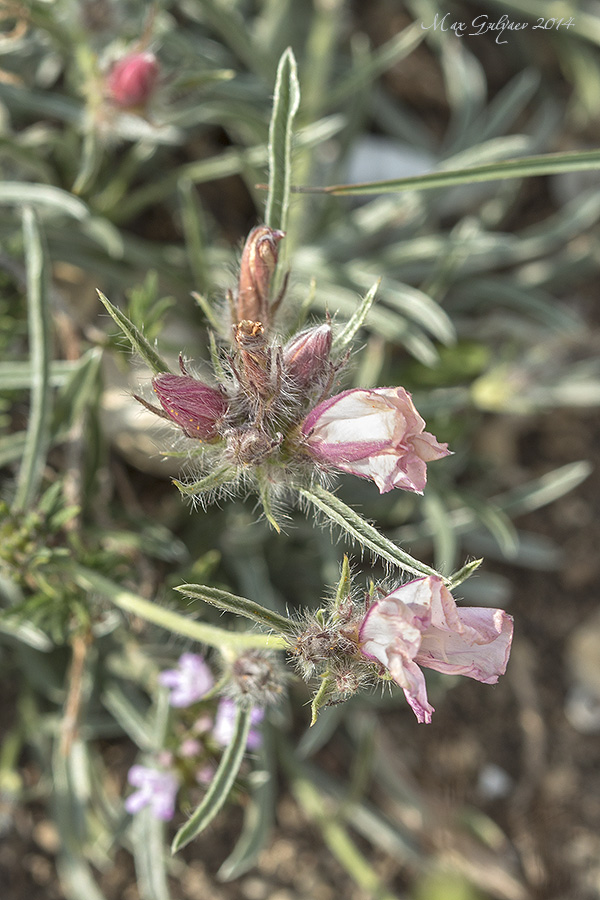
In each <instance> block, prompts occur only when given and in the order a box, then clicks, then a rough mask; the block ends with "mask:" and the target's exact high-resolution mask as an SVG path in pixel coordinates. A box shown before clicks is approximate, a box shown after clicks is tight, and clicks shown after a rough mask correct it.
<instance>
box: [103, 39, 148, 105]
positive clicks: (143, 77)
mask: <svg viewBox="0 0 600 900" xmlns="http://www.w3.org/2000/svg"><path fill="white" fill-rule="evenodd" d="M158 74H159V67H158V62H157V60H156V57H155V56H154V54H153V53H149V52H145V53H129V54H128V55H127V56H124V57H123V58H122V59H120V60H119V61H118V62H116V63H115V64H114V66H113V67H112V69H111V70H110V73H109V75H108V78H107V81H106V84H107V88H108V92H109V94H110V97H111V100H112V101H113V103H114V104H115V106H119V107H120V108H121V109H136V108H138V107H141V106H145V105H146V103H147V102H148V100H149V99H150V97H151V96H152V93H153V91H154V88H155V86H156V81H157V79H158Z"/></svg>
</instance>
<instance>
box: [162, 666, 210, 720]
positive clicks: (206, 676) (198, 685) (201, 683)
mask: <svg viewBox="0 0 600 900" xmlns="http://www.w3.org/2000/svg"><path fill="white" fill-rule="evenodd" d="M158 680H159V682H160V684H162V685H163V686H164V687H168V688H170V689H171V696H170V697H169V703H170V704H171V706H178V707H183V706H191V705H192V703H196V701H197V700H200V699H201V698H202V697H204V696H205V694H207V693H208V692H209V691H210V689H211V688H212V686H213V684H214V679H213V676H212V672H211V671H210V669H209V668H208V666H207V665H206V663H205V662H204V660H203V659H202V657H201V656H199V655H198V654H197V653H183V654H182V655H181V656H180V657H179V662H178V664H177V668H176V669H166V670H165V671H164V672H161V673H160V675H159V676H158Z"/></svg>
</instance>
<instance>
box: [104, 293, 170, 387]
mask: <svg viewBox="0 0 600 900" xmlns="http://www.w3.org/2000/svg"><path fill="white" fill-rule="evenodd" d="M96 293H97V294H98V297H99V298H100V300H101V302H102V303H103V304H104V306H105V307H106V309H107V311H108V313H109V314H110V315H111V316H112V318H113V319H114V320H115V322H116V323H117V325H118V326H119V328H120V329H121V331H122V332H123V334H124V335H125V337H126V338H127V340H128V341H129V343H130V344H131V346H132V347H133V349H134V350H136V351H137V352H138V353H139V354H140V356H141V357H142V359H143V360H144V362H145V363H146V365H147V366H148V367H149V368H150V369H152V371H153V372H154V374H155V375H160V374H161V373H163V372H167V373H169V374H170V373H171V370H170V368H169V367H168V365H167V364H166V362H165V361H164V359H162V357H161V356H159V355H158V353H157V352H156V350H155V349H154V347H153V346H152V345H151V344H150V343H149V342H148V341H147V340H146V338H145V337H144V335H143V334H142V332H141V331H140V330H139V329H138V328H136V326H135V325H134V324H133V322H131V321H130V320H129V319H128V318H127V316H126V315H125V313H122V312H121V310H120V309H117V307H116V306H113V305H112V303H111V302H110V300H109V299H108V297H105V296H104V294H103V293H102V291H99V290H96Z"/></svg>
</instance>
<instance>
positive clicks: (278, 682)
mask: <svg viewBox="0 0 600 900" xmlns="http://www.w3.org/2000/svg"><path fill="white" fill-rule="evenodd" d="M284 684H285V673H284V672H283V670H282V668H281V666H280V665H279V661H278V660H277V657H276V656H275V654H273V653H268V652H262V651H260V650H249V651H248V652H247V653H244V654H243V656H238V658H237V659H236V660H235V662H234V663H233V666H232V667H231V683H230V685H229V693H230V694H231V696H232V697H235V698H236V699H238V700H240V701H246V702H247V701H251V702H252V703H253V704H255V705H256V706H259V707H264V706H269V705H270V704H272V703H277V701H278V700H280V699H281V696H282V693H283V689H284Z"/></svg>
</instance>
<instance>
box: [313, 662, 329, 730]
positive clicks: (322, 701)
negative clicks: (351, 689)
mask: <svg viewBox="0 0 600 900" xmlns="http://www.w3.org/2000/svg"><path fill="white" fill-rule="evenodd" d="M334 688H335V676H333V675H331V674H330V673H329V672H325V674H324V675H322V676H321V684H320V685H319V689H318V691H317V693H316V694H315V695H314V697H313V698H312V702H311V704H310V725H311V728H312V726H313V725H314V724H315V723H316V721H317V719H318V717H319V710H320V709H322V707H323V706H327V701H328V700H329V698H330V697H331V695H332V693H333V689H334Z"/></svg>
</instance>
